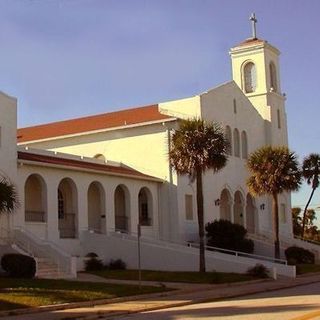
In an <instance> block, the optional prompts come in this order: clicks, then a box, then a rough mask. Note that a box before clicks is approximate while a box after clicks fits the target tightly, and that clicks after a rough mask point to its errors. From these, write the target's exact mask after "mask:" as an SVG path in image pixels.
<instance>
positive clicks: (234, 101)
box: [233, 99, 237, 114]
mask: <svg viewBox="0 0 320 320" xmlns="http://www.w3.org/2000/svg"><path fill="white" fill-rule="evenodd" d="M233 113H235V114H236V113H237V100H236V99H233Z"/></svg>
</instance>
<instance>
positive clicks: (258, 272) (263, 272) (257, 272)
mask: <svg viewBox="0 0 320 320" xmlns="http://www.w3.org/2000/svg"><path fill="white" fill-rule="evenodd" d="M247 274H248V275H249V276H252V277H256V278H269V270H268V268H267V267H265V266H264V265H263V264H259V263H257V264H256V265H255V266H254V267H252V268H249V269H248V270H247Z"/></svg>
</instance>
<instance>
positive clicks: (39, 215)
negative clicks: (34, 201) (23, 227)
mask: <svg viewBox="0 0 320 320" xmlns="http://www.w3.org/2000/svg"><path fill="white" fill-rule="evenodd" d="M25 219H26V222H46V214H45V212H44V211H31V210H26V211H25Z"/></svg>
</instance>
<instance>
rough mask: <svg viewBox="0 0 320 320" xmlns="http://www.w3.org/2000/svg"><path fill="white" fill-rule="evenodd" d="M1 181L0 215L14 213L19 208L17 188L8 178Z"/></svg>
mask: <svg viewBox="0 0 320 320" xmlns="http://www.w3.org/2000/svg"><path fill="white" fill-rule="evenodd" d="M0 179H1V180H0V213H2V212H9V213H12V212H14V210H15V209H16V208H17V206H18V195H17V192H16V188H15V186H14V185H13V184H11V183H10V182H9V181H8V180H7V179H6V178H4V177H2V178H0Z"/></svg>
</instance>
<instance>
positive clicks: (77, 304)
mask: <svg viewBox="0 0 320 320" xmlns="http://www.w3.org/2000/svg"><path fill="white" fill-rule="evenodd" d="M266 281H273V279H258V280H250V281H242V282H234V283H223V284H198V283H192V285H191V287H190V288H188V289H172V288H170V282H166V283H164V282H162V283H161V284H162V285H165V287H166V288H167V289H168V291H163V292H157V293H151V294H150V293H146V294H140V295H134V296H127V297H118V298H111V299H99V300H92V301H81V302H70V303H63V304H54V305H48V306H40V307H30V308H21V309H13V310H8V311H0V318H2V317H6V316H14V315H20V314H32V313H40V312H46V311H58V310H65V309H76V308H83V307H94V306H99V305H103V304H112V303H119V302H128V301H136V300H139V299H141V300H146V299H150V298H163V297H170V296H174V295H178V294H187V293H191V292H201V291H206V290H208V289H211V290H212V289H214V288H217V289H221V288H228V287H235V286H244V285H247V284H252V283H261V282H266ZM106 284H107V283H106ZM198 285H199V286H198Z"/></svg>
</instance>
